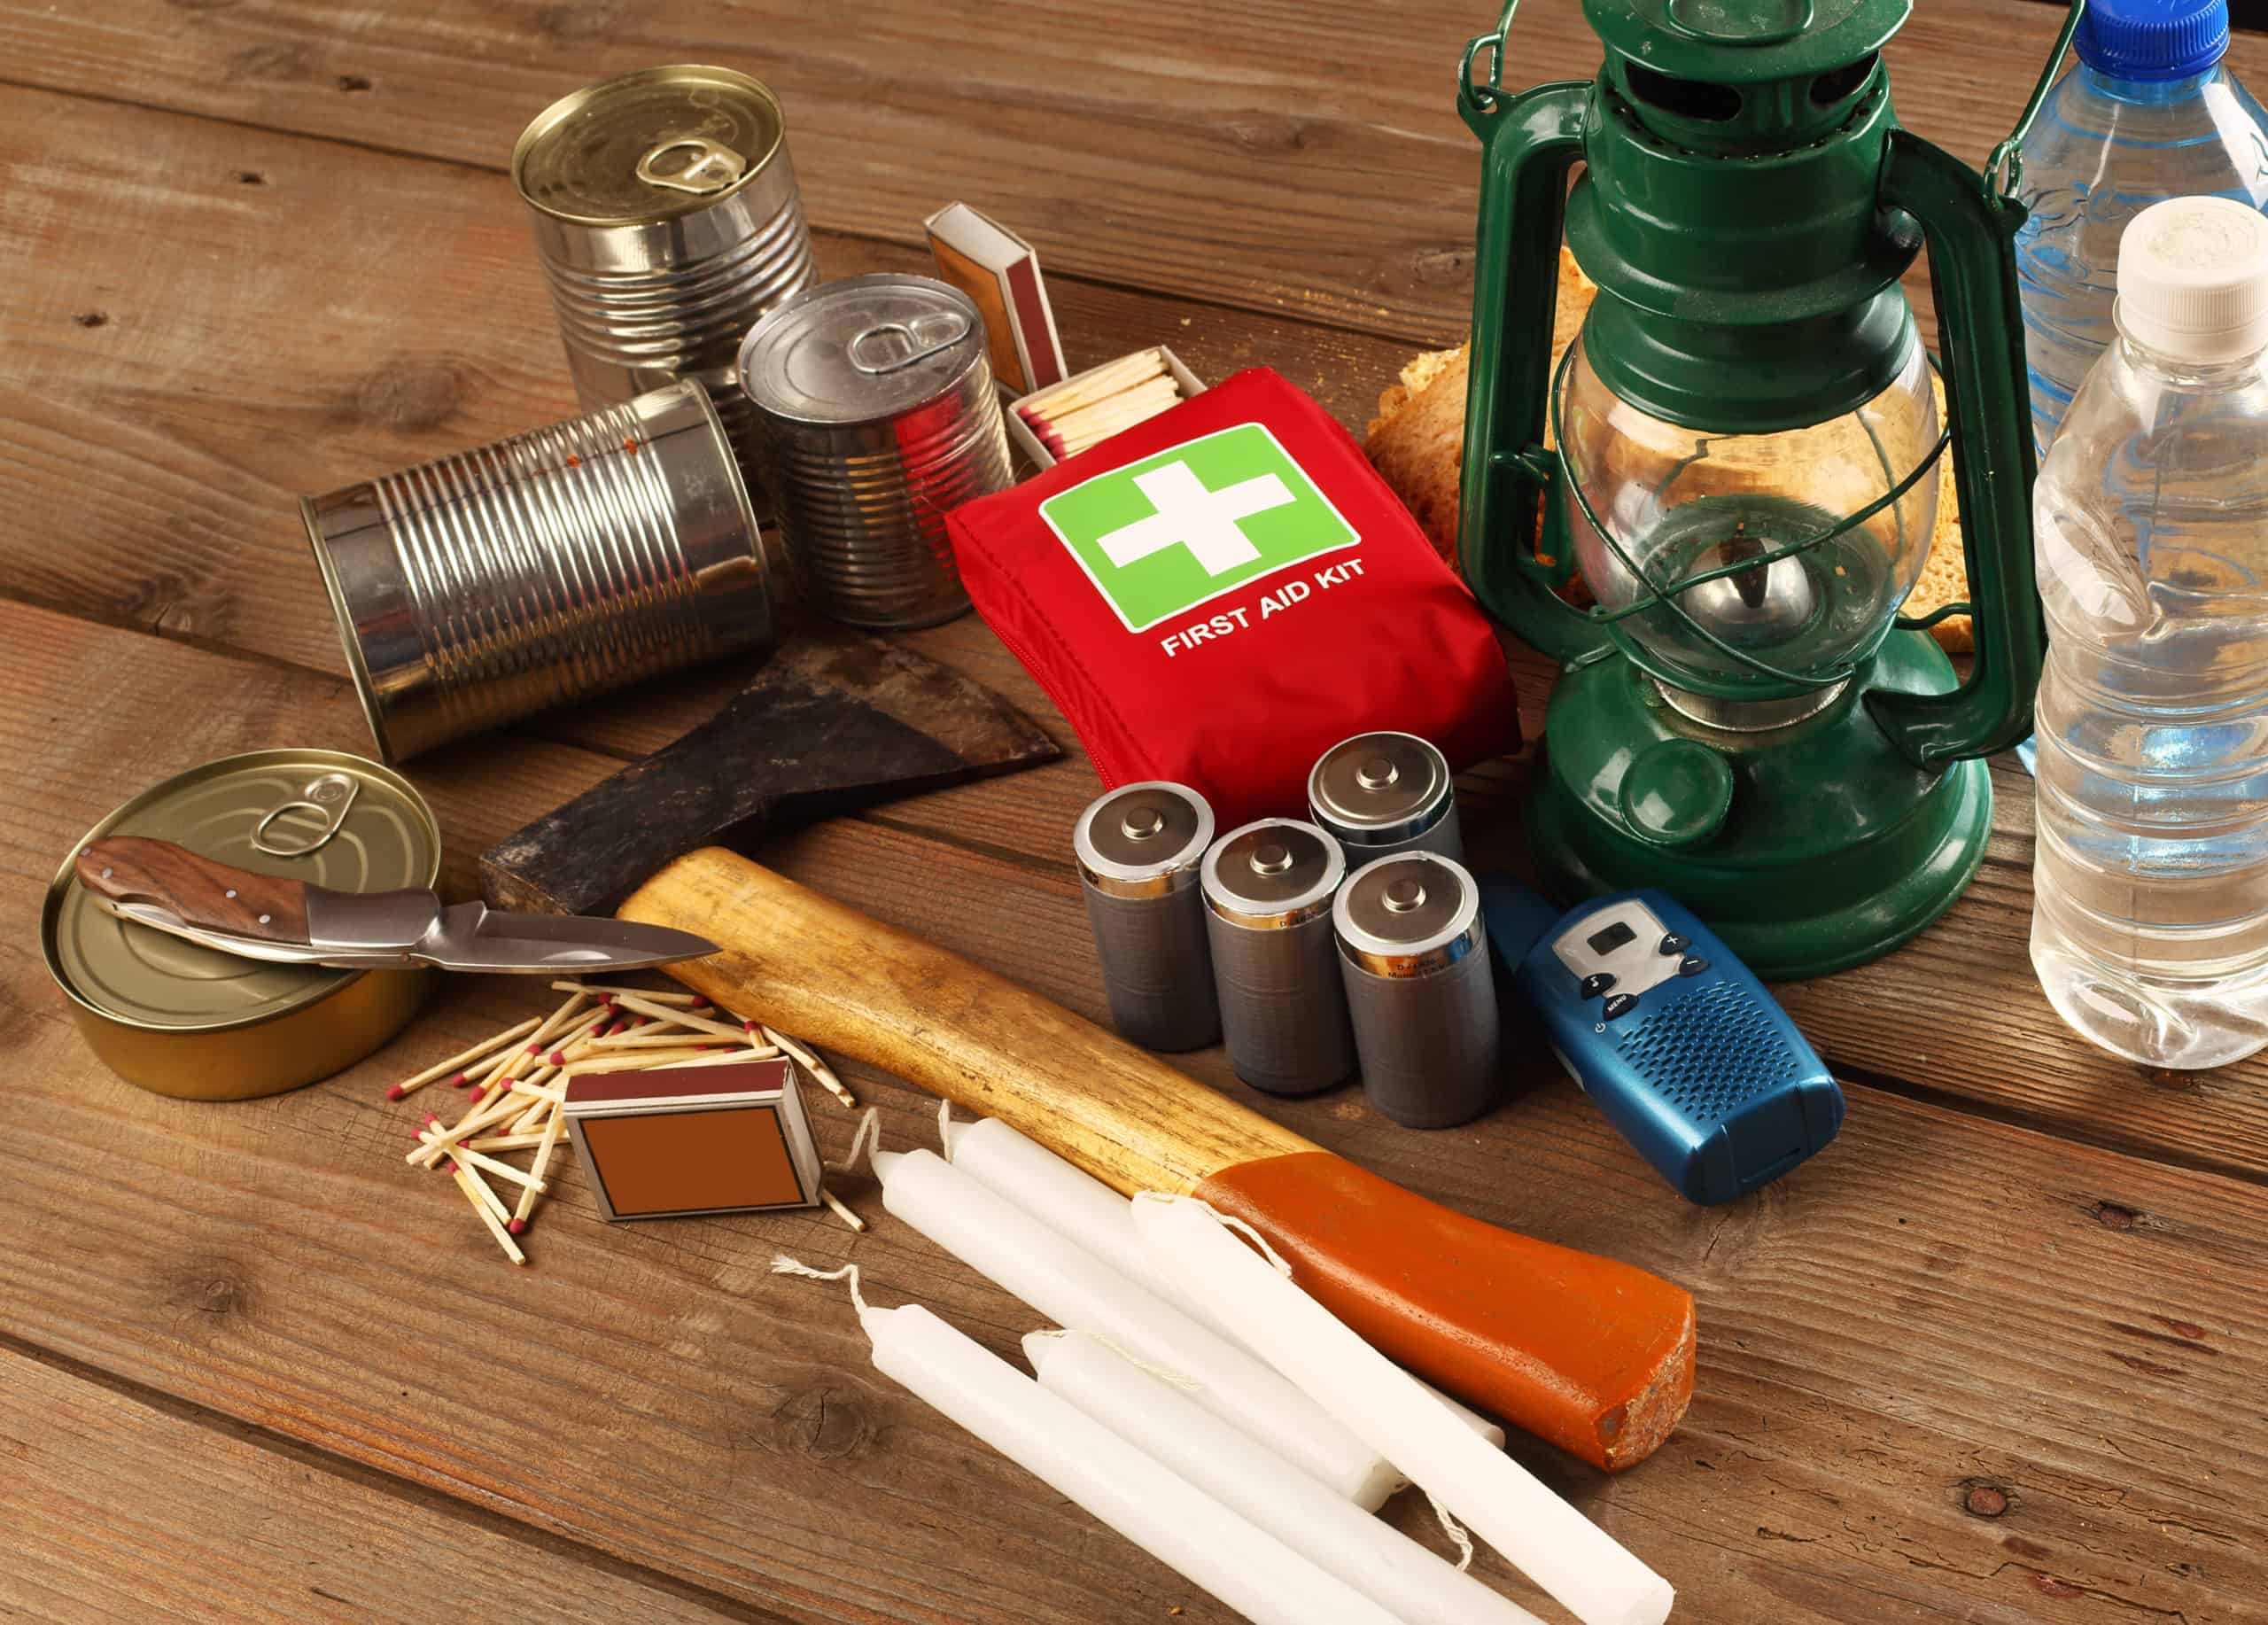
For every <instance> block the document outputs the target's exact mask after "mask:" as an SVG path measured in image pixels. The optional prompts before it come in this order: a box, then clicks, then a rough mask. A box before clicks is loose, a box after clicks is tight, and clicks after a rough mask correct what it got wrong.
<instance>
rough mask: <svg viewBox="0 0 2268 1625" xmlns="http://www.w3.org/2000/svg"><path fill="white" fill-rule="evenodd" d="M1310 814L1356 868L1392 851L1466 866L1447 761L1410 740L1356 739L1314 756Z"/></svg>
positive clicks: (1394, 736)
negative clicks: (1433, 856) (1432, 856)
mask: <svg viewBox="0 0 2268 1625" xmlns="http://www.w3.org/2000/svg"><path fill="white" fill-rule="evenodd" d="M1308 812H1309V816H1311V817H1312V818H1313V819H1314V820H1315V821H1316V822H1317V823H1318V824H1320V825H1321V826H1322V827H1323V828H1325V829H1327V830H1329V831H1330V832H1331V833H1332V835H1333V836H1337V837H1338V839H1339V842H1340V844H1341V845H1343V846H1345V847H1346V849H1347V861H1348V864H1350V865H1351V866H1353V867H1355V868H1358V869H1359V868H1361V867H1363V865H1364V864H1366V863H1369V862H1371V860H1372V859H1379V858H1387V857H1391V856H1393V855H1394V853H1396V852H1409V851H1424V852H1438V853H1440V854H1441V856H1442V857H1444V858H1449V859H1455V860H1456V862H1459V863H1462V862H1464V834H1463V832H1462V831H1460V830H1459V829H1458V828H1457V821H1456V781H1454V780H1453V779H1452V778H1451V777H1450V774H1449V758H1447V757H1445V756H1443V755H1442V754H1441V752H1440V751H1439V750H1435V749H1434V748H1433V746H1432V745H1431V744H1430V743H1427V742H1426V741H1425V740H1423V739H1420V738H1418V737H1417V735H1415V734H1393V733H1377V734H1357V735H1355V736H1354V737H1353V738H1352V739H1342V740H1340V742H1339V743H1337V744H1335V745H1333V746H1332V747H1331V749H1330V750H1325V751H1324V753H1323V754H1322V755H1321V756H1320V757H1318V758H1316V764H1315V766H1314V768H1313V769H1312V770H1310V771H1309V774H1308Z"/></svg>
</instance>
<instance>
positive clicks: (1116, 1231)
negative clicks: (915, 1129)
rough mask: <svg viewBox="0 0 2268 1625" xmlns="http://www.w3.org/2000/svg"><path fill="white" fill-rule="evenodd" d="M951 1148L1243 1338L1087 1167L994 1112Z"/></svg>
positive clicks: (1021, 1201) (1482, 1429) (1490, 1431)
mask: <svg viewBox="0 0 2268 1625" xmlns="http://www.w3.org/2000/svg"><path fill="white" fill-rule="evenodd" d="M946 1154H947V1155H949V1156H950V1157H951V1159H952V1165H953V1166H954V1167H955V1168H958V1169H959V1170H961V1172H963V1173H965V1174H967V1175H968V1176H969V1177H970V1178H973V1179H975V1181H976V1182H977V1183H978V1184H980V1185H982V1186H984V1187H985V1188H986V1189H987V1190H989V1191H990V1192H992V1193H994V1194H995V1195H998V1196H1005V1197H1006V1198H1007V1200H1008V1201H1012V1202H1014V1203H1015V1204H1016V1206H1018V1207H1019V1208H1021V1209H1023V1210H1024V1211H1025V1212H1026V1213H1029V1214H1030V1215H1031V1216H1032V1217H1034V1218H1036V1219H1037V1220H1038V1221H1039V1222H1040V1223H1041V1224H1043V1225H1049V1226H1051V1227H1052V1228H1053V1229H1054V1230H1056V1231H1058V1232H1060V1233H1061V1234H1062V1235H1064V1236H1065V1237H1067V1238H1068V1240H1072V1241H1074V1242H1076V1243H1077V1244H1078V1245H1079V1246H1081V1247H1084V1248H1086V1249H1087V1251H1089V1252H1091V1253H1092V1254H1093V1255H1094V1256H1096V1257H1097V1258H1099V1259H1101V1260H1102V1262H1103V1263H1107V1264H1108V1265H1109V1266H1110V1267H1111V1268H1112V1269H1114V1270H1116V1271H1118V1272H1119V1273H1120V1274H1121V1275H1123V1276H1126V1277H1127V1278H1128V1279H1131V1280H1136V1281H1139V1282H1140V1283H1141V1284H1142V1285H1143V1286H1145V1287H1148V1288H1149V1289H1150V1290H1151V1291H1152V1292H1153V1293H1155V1294H1157V1295H1158V1296H1160V1297H1161V1298H1163V1299H1164V1300H1165V1301H1166V1302H1169V1303H1170V1304H1172V1305H1173V1306H1174V1307H1175V1308H1176V1309H1177V1310H1181V1312H1182V1313H1183V1314H1184V1315H1187V1316H1188V1317H1189V1318H1191V1319H1192V1320H1194V1321H1196V1322H1197V1323H1198V1324H1199V1325H1200V1326H1205V1327H1207V1328H1208V1329H1209V1330H1211V1331H1215V1332H1218V1333H1221V1334H1222V1335H1223V1336H1224V1337H1227V1338H1229V1339H1230V1340H1231V1341H1237V1338H1236V1333H1234V1332H1233V1331H1232V1330H1231V1329H1230V1328H1229V1327H1227V1326H1222V1325H1221V1324H1219V1323H1218V1322H1217V1321H1216V1320H1215V1319H1213V1318H1212V1316H1211V1314H1210V1313H1209V1312H1208V1310H1206V1309H1205V1307H1204V1306H1203V1305H1202V1304H1201V1303H1200V1302H1197V1300H1196V1297H1195V1295H1193V1294H1192V1293H1191V1292H1189V1291H1188V1289H1187V1288H1186V1287H1184V1285H1183V1284H1182V1282H1181V1280H1180V1279H1178V1278H1177V1276H1176V1274H1175V1272H1174V1271H1171V1270H1161V1269H1160V1268H1158V1267H1157V1265H1156V1264H1155V1263H1153V1262H1152V1260H1151V1258H1150V1254H1149V1249H1148V1248H1145V1247H1144V1246H1143V1245H1142V1238H1141V1237H1140V1236H1138V1235H1137V1234H1136V1233H1135V1232H1134V1214H1133V1204H1132V1203H1131V1202H1130V1201H1128V1200H1127V1199H1126V1198H1125V1197H1123V1196H1121V1195H1120V1194H1119V1193H1117V1192H1116V1191H1114V1190H1112V1189H1111V1188H1110V1186H1107V1185H1105V1184H1104V1183H1103V1182H1102V1181H1101V1180H1099V1179H1098V1178H1095V1177H1094V1176H1093V1175H1092V1174H1091V1173H1088V1172H1087V1171H1086V1170H1084V1169H1082V1168H1077V1167H1075V1166H1073V1165H1072V1164H1071V1163H1069V1162H1066V1161H1064V1160H1063V1159H1062V1158H1061V1157H1060V1156H1058V1155H1055V1153H1053V1152H1052V1151H1050V1150H1049V1149H1048V1148H1047V1147H1045V1146H1043V1145H1041V1144H1040V1143H1039V1142H1038V1141H1037V1140H1035V1139H1027V1138H1025V1137H1024V1136H1023V1135H1022V1134H1020V1133H1018V1132H1017V1131H1015V1130H1014V1129H1012V1128H1010V1127H1009V1126H1008V1125H1007V1124H1005V1123H1002V1122H1000V1121H998V1119H997V1118H991V1117H983V1118H979V1119H978V1120H977V1121H975V1122H974V1123H956V1124H953V1125H952V1131H951V1135H950V1137H949V1138H948V1139H947V1142H946ZM1410 1380H1411V1381H1413V1382H1416V1383H1417V1385H1418V1386H1419V1387H1421V1388H1424V1389H1425V1391H1426V1392H1427V1393H1428V1394H1431V1395H1432V1396H1433V1397H1434V1398H1436V1399H1438V1400H1440V1401H1441V1403H1443V1404H1444V1405H1447V1406H1448V1407H1449V1410H1450V1411H1451V1412H1452V1413H1454V1414H1455V1415H1456V1419H1458V1420H1459V1421H1461V1422H1463V1423H1464V1425H1465V1426H1466V1427H1470V1428H1471V1429H1472V1431H1473V1432H1475V1433H1477V1434H1479V1435H1480V1436H1481V1437H1482V1438H1484V1439H1486V1440H1487V1441H1488V1442H1489V1443H1490V1444H1492V1445H1494V1446H1495V1448H1496V1449H1498V1450H1503V1448H1504V1430H1503V1428H1502V1427H1498V1426H1497V1425H1496V1424H1495V1423H1494V1422H1492V1421H1490V1420H1489V1419H1487V1417H1485V1416H1482V1415H1481V1414H1480V1412H1479V1411H1474V1410H1472V1409H1470V1408H1469V1407H1467V1406H1465V1405H1462V1404H1459V1403H1457V1402H1456V1399H1455V1398H1453V1397H1452V1396H1449V1395H1447V1394H1444V1393H1442V1392H1441V1389H1439V1388H1435V1387H1433V1384H1431V1383H1429V1382H1426V1381H1425V1380H1423V1379H1422V1378H1417V1377H1412V1378H1411V1379H1410Z"/></svg>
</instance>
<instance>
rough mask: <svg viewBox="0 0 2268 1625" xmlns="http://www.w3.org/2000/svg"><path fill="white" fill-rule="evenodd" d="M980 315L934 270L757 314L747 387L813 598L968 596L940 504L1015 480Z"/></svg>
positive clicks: (957, 606)
mask: <svg viewBox="0 0 2268 1625" xmlns="http://www.w3.org/2000/svg"><path fill="white" fill-rule="evenodd" d="M984 347H985V339H984V321H983V317H982V316H981V315H978V314H977V309H976V306H975V304H974V303H973V302H972V301H971V300H970V299H969V298H968V296H967V295H966V294H964V293H962V292H960V291H959V290H958V289H956V288H951V287H948V286H947V285H946V284H944V283H941V282H936V281H932V280H931V279H930V278H928V277H927V276H900V275H895V274H882V275H876V276H853V277H850V278H849V279H848V280H846V281H843V282H831V283H826V284H821V285H820V286H819V287H816V288H813V289H812V290H810V291H809V292H805V293H801V294H798V295H796V297H795V298H794V299H788V301H786V302H785V303H784V304H782V305H781V306H780V307H779V308H777V309H776V310H774V311H773V313H772V314H771V315H768V316H766V317H765V319H764V320H763V321H762V322H761V323H758V324H757V329H756V330H755V331H754V332H752V333H750V335H749V336H748V342H747V343H746V344H745V345H743V346H742V348H741V362H740V371H741V387H742V390H744V391H745V392H746V393H747V395H748V399H749V401H750V405H751V406H752V407H753V408H754V409H755V411H756V414H757V420H758V424H759V426H760V429H761V434H762V439H763V445H764V454H763V455H764V461H763V464H762V468H763V473H764V479H765V485H766V486H768V487H769V489H770V491H771V493H772V500H773V504H774V506H775V508H776V509H777V510H778V512H779V516H780V528H781V532H782V533H783V534H784V535H785V536H786V538H787V542H788V558H789V560H790V562H791V563H792V564H794V565H795V569H796V578H797V579H798V580H799V581H800V582H801V584H802V587H803V590H804V595H805V597H806V599H807V600H808V601H809V603H811V604H812V607H813V608H814V609H816V610H819V612H820V613H821V614H823V615H827V616H829V617H831V618H834V619H835V620H839V621H843V622H847V623H848V624H849V625H850V626H871V627H877V628H884V629H897V630H906V629H910V628H913V627H916V626H936V625H937V624H938V623H939V622H941V621H948V620H951V619H952V618H953V617H955V616H956V615H959V614H961V613H963V612H964V611H966V610H967V608H968V593H967V589H966V588H964V587H962V585H961V579H960V571H959V570H958V569H957V568H956V567H955V565H954V563H953V554H952V542H951V539H950V538H949V537H948V536H947V535H946V533H945V515H946V513H947V511H949V510H950V509H953V508H955V507H957V506H959V504H960V503H962V502H965V501H968V500H969V499H971V498H972V497H979V496H986V495H989V494H991V493H993V492H995V491H1005V490H1006V489H1007V487H1008V486H1010V485H1011V484H1013V483H1014V468H1013V465H1012V463H1011V460H1010V458H1009V455H1008V432H1007V429H1006V425H1005V424H1004V423H1003V421H1002V416H1001V411H1000V397H999V392H998V391H997V390H996V389H994V387H993V385H992V369H991V365H990V362H987V361H986V360H985V354H984Z"/></svg>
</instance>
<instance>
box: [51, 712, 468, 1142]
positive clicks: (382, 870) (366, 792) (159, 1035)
mask: <svg viewBox="0 0 2268 1625" xmlns="http://www.w3.org/2000/svg"><path fill="white" fill-rule="evenodd" d="M104 836H147V837H150V838H151V839H154V840H159V841H171V842H173V843H175V844H176V845H179V846H184V847H187V848H188V849H189V850H190V851H193V852H195V853H197V854H198V856H199V857H204V858H210V859H214V860H215V861H216V862H220V863H225V864H227V865H229V867H233V868H239V869H249V870H252V872H253V873H255V874H259V875H276V876H278V877H280V878H283V879H289V880H297V881H304V882H307V884H308V885H311V886H325V887H329V888H330V890H335V891H387V890H395V889H397V888H402V887H413V886H415V887H425V888H429V889H430V888H431V886H432V885H433V884H434V883H435V882H437V881H438V880H439V877H440V873H441V837H440V831H439V828H438V827H437V826H436V825H435V823H434V821H433V813H432V810H431V808H430V807H428V806H427V805H425V800H424V798H423V797H421V796H420V795H418V793H417V792H416V790H415V789H412V788H411V787H410V784H409V782H408V780H406V779H404V778H402V777H401V775H400V774H397V773H394V772H392V771H391V770H390V769H388V768H385V767H382V766H379V765H378V764H377V763H376V762H371V761H365V760H363V759H362V758H361V757H357V756H348V755H346V754H345V753H343V752H341V751H337V750H259V751H254V752H252V754H250V755H248V756H232V757H228V758H223V759H222V760H220V761H216V762H208V763H206V765H205V766H201V767H195V768H191V769H190V770H189V771H188V772H186V773H183V774H176V775H175V776H174V777H173V778H170V779H168V780H167V781H165V782H164V783H162V784H159V785H157V786H155V787H154V788H152V789H149V790H146V791H144V793H143V794H141V795H139V796H137V797H135V798H134V799H133V800H131V801H129V802H128V803H127V804H126V805H124V806H122V807H120V808H119V809H118V810H117V811H116V812H113V813H112V814H111V815H110V816H109V817H107V818H105V820H103V821H102V822H101V823H99V824H97V825H96V826H95V827H94V828H92V829H89V831H87V833H86V834H85V836H82V837H81V839H80V840H79V841H78V842H77V843H76V844H74V845H73V847H72V848H71V850H70V851H68V852H67V853H66V854H64V858H63V862H62V864H61V866H60V867H58V870H57V871H56V875H55V879H54V881H53V882H51V883H50V885H49V887H48V889H47V900H46V906H45V907H44V908H43V911H42V913H41V916H40V944H41V947H42V949H43V951H44V952H45V954H46V958H47V968H48V970H49V971H50V973H51V974H52V975H53V976H54V977H55V980H56V984H57V985H58V986H59V987H60V988H62V990H63V991H64V993H65V994H66V996H67V997H68V998H69V999H70V1000H71V1014H72V1016H73V1018H74V1020H75V1021H76V1022H78V1026H79V1030H80V1033H81V1035H82V1037H83V1038H85V1039H86V1041H87V1046H88V1047H89V1048H90V1049H92V1050H93V1051H94V1052H95V1054H96V1056H97V1058H98V1059H100V1060H101V1061H102V1062H103V1063H104V1064H105V1066H107V1067H109V1068H110V1069H111V1070H112V1071H113V1072H115V1073H117V1074H118V1075H119V1076H120V1077H123V1078H124V1079H126V1081H127V1082H128V1083H130V1084H135V1085H139V1086H141V1087H142V1088H144V1089H147V1090H150V1091H151V1092H154V1093H158V1094H169V1095H175V1096H177V1097H179V1098H181V1099H183V1100H249V1099H251V1098H252V1096H254V1095H263V1094H279V1093H281V1092H283V1091H284V1090H286V1089H296V1088H297V1087H299V1085H302V1084H309V1083H313V1082H314V1081H315V1079H317V1078H319V1077H329V1076H330V1074H331V1073H333V1072H338V1071H341V1070H343V1069H346V1068H347V1067H350V1066H353V1064H354V1063H355V1062H356V1061H360V1060H361V1059H362V1058H363V1057H364V1056H365V1055H368V1054H370V1053H371V1052H372V1051H373V1050H375V1049H377V1047H378V1046H380V1045H381V1044H384V1042H385V1041H386V1040H387V1039H388V1038H392V1037H393V1035H394V1034H395V1033H396V1032H398V1031H400V1029H401V1027H402V1026H403V1024H404V1023H405V1022H408V1020H409V1018H410V1017H411V1016H412V1015H416V1012H417V1007H418V1006H419V1005H420V1004H421V1003H423V1000H424V998H425V995H426V993H427V992H428V991H431V987H432V985H433V984H434V982H435V980H436V979H437V976H438V973H437V972H434V971H431V970H424V969H406V970H365V971H352V970H333V969H327V968H322V967H320V966H311V965H283V964H275V963H271V962H269V961H268V960H247V959H239V958H238V957H237V956H236V955H235V954H232V953H222V952H220V951H219V950H217V949H214V948H207V947H205V946H203V945H200V944H198V943H193V942H190V941H187V940H185V939H184V938H182V937H174V936H170V935H168V934H167V933H166V932H164V931H159V930H155V929H151V927H149V926H146V925H139V924H136V923H135V922H134V921H129V920H122V919H120V917H119V916H118V915H116V914H112V913H110V912H109V911H108V910H107V909H105V908H103V907H101V906H99V905H97V903H96V902H95V901H94V899H93V898H90V897H89V896H88V895H87V892H86V890H85V889H84V888H83V887H82V886H81V885H80V884H79V882H78V877H77V875H76V873H75V872H74V866H75V863H76V861H77V859H78V855H79V852H80V851H81V850H82V848H84V847H86V846H87V845H89V844H91V843H93V842H95V841H97V840H100V839H102V838H103V837H104Z"/></svg>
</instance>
